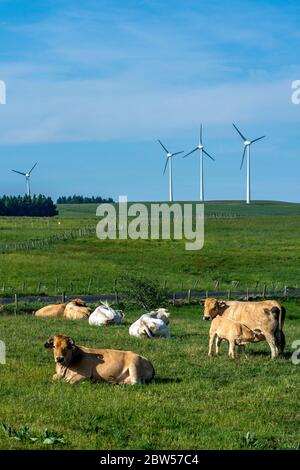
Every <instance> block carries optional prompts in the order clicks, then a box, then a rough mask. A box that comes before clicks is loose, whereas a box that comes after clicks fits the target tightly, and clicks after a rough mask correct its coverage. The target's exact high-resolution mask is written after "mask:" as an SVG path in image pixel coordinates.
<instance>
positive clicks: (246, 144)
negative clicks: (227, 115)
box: [232, 123, 266, 204]
mask: <svg viewBox="0 0 300 470" xmlns="http://www.w3.org/2000/svg"><path fill="white" fill-rule="evenodd" d="M232 125H233V127H234V128H235V130H236V131H237V132H238V134H239V135H240V136H241V138H242V139H243V141H244V152H243V157H242V163H241V168H240V170H241V169H242V168H243V164H244V160H245V155H246V153H247V190H246V202H247V204H250V202H251V182H250V180H251V178H250V176H251V175H250V170H251V168H250V146H251V145H252V144H253V143H254V142H257V141H258V140H260V139H263V138H264V137H266V136H265V135H263V136H261V137H258V138H257V139H253V140H250V139H247V138H246V137H245V136H244V135H243V134H242V133H241V132H240V131H239V129H238V128H237V127H236V126H235V125H234V124H233V123H232Z"/></svg>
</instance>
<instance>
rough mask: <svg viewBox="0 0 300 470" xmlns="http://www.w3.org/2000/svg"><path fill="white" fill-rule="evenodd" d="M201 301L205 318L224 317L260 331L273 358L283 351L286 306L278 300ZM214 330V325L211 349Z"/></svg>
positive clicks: (211, 341) (254, 330) (209, 299)
mask: <svg viewBox="0 0 300 470" xmlns="http://www.w3.org/2000/svg"><path fill="white" fill-rule="evenodd" d="M201 303H202V304H203V305H204V316H203V319H204V320H213V319H214V318H216V317H217V316H218V317H220V319H221V322H222V319H226V320H233V321H235V322H238V323H240V325H242V326H245V327H246V328H249V329H250V330H251V331H252V332H260V333H259V334H260V340H261V339H265V340H266V341H267V343H268V345H269V346H270V349H271V357H272V358H274V357H277V356H278V354H279V353H282V352H283V350H284V347H285V336H284V333H283V331H282V328H283V324H284V320H285V308H284V307H282V306H281V305H280V304H279V302H277V301H276V300H264V301H260V302H238V301H225V300H218V299H214V298H208V299H206V300H204V301H201ZM218 321H219V320H218ZM214 330H215V328H213V325H212V328H211V335H210V351H211V348H212V344H213V341H214V336H215V333H214ZM213 333H214V334H213Z"/></svg>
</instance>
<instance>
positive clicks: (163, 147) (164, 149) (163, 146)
mask: <svg viewBox="0 0 300 470" xmlns="http://www.w3.org/2000/svg"><path fill="white" fill-rule="evenodd" d="M157 142H159V143H160V145H161V146H162V148H163V149H164V151H165V152H167V153H170V152H169V150H167V149H166V147H165V146H164V144H163V143H162V142H161V141H160V140H159V139H158V140H157Z"/></svg>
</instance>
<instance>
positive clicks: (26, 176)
mask: <svg viewBox="0 0 300 470" xmlns="http://www.w3.org/2000/svg"><path fill="white" fill-rule="evenodd" d="M36 166H37V162H36V163H35V164H34V165H33V167H32V168H31V170H30V171H28V172H27V173H23V172H22V171H17V170H11V171H13V172H14V173H18V174H19V175H22V176H25V178H26V189H27V196H28V197H30V196H31V194H30V176H31V173H32V172H33V170H34V169H35V167H36Z"/></svg>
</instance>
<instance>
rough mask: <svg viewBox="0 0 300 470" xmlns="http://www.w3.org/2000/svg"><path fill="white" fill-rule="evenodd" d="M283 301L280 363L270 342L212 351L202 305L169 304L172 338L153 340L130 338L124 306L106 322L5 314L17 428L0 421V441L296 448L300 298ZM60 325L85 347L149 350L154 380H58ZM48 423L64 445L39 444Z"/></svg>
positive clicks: (1, 417) (4, 414) (1, 396)
mask: <svg viewBox="0 0 300 470" xmlns="http://www.w3.org/2000/svg"><path fill="white" fill-rule="evenodd" d="M286 307H287V312H288V319H287V322H286V328H285V330H286V337H287V354H286V356H285V357H284V358H280V359H277V360H274V361H271V360H270V357H269V353H268V347H267V345H266V343H258V344H256V345H251V346H249V347H248V352H247V357H239V358H237V359H235V360H232V359H229V358H228V357H227V347H226V345H225V344H224V345H223V354H222V356H221V357H219V358H216V357H214V358H208V357H207V347H208V330H209V324H208V323H207V322H204V321H202V312H201V310H200V308H199V307H183V308H175V309H174V308H173V309H172V318H171V323H170V325H171V334H172V336H173V338H172V339H171V340H164V339H158V340H153V341H152V340H141V339H138V338H131V337H129V334H128V326H129V325H130V323H131V322H132V321H133V320H134V319H136V318H137V316H138V315H139V313H138V312H128V314H127V316H126V317H125V324H124V325H122V326H112V327H104V328H97V327H91V326H89V325H88V323H87V322H85V321H78V322H72V321H67V320H60V319H47V320H45V319H39V318H35V317H32V316H30V315H19V316H17V317H13V316H8V315H2V317H1V320H0V338H1V339H2V340H4V341H5V342H6V345H7V364H6V365H0V371H1V387H0V422H1V423H4V424H5V425H6V426H7V427H10V428H12V429H13V431H14V432H15V434H13V432H11V436H9V435H8V434H7V433H4V432H3V431H2V429H1V428H0V449H39V448H42V449H43V448H51V449H183V448H185V449H244V448H245V449H299V448H300V434H299V428H300V427H299V425H300V415H299V407H298V404H299V399H300V395H299V386H300V375H299V367H300V366H295V365H293V364H292V362H291V360H290V355H291V343H292V341H293V340H295V339H297V338H298V339H299V338H300V322H299V316H300V304H299V303H298V304H295V303H291V302H289V303H287V304H286ZM57 333H63V334H67V335H70V336H72V337H73V338H74V339H75V340H76V341H77V343H78V344H79V345H85V346H90V347H101V348H116V349H126V350H133V351H135V352H137V353H140V354H143V355H145V356H146V357H147V358H149V359H150V360H151V361H152V362H153V364H154V366H155V369H156V379H155V381H154V382H153V383H151V384H150V385H147V386H134V387H130V386H110V385H107V384H102V383H94V384H92V383H89V382H86V383H81V384H79V385H76V386H71V385H68V384H65V383H60V382H56V383H52V382H51V378H52V375H53V373H54V360H53V356H52V354H51V353H49V352H48V351H47V350H46V349H44V348H43V343H44V342H45V340H46V339H47V338H48V337H49V336H50V335H52V334H57ZM24 426H28V430H27V431H24V429H23V428H24ZM45 430H48V434H47V435H49V436H50V437H51V436H52V437H53V436H56V437H57V438H60V439H63V441H62V443H59V442H56V441H55V439H54V443H52V444H51V439H50V443H48V444H43V442H44V440H43V439H44V437H43V439H42V440H41V439H40V438H39V436H44V435H45ZM13 435H15V436H17V437H18V438H19V439H21V440H16V439H15V438H14V437H13ZM30 437H33V438H37V439H38V440H37V441H36V442H32V441H31V440H30Z"/></svg>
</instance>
